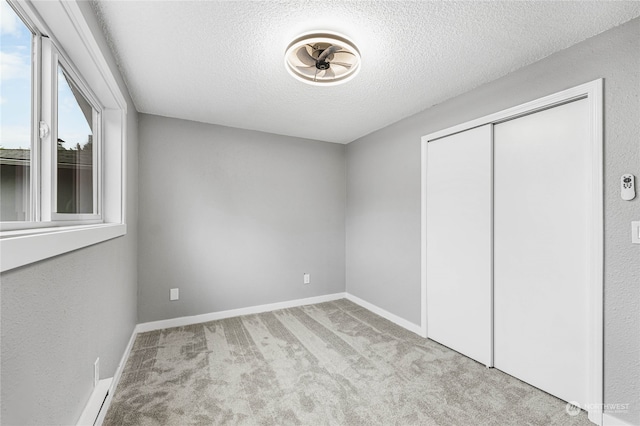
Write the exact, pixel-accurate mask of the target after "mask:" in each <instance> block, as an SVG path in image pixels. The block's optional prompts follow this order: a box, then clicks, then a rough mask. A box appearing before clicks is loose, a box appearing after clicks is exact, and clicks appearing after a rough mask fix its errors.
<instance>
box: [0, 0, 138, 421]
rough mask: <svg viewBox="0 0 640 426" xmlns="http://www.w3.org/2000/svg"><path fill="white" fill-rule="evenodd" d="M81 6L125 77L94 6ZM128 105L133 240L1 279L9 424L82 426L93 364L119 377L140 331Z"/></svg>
mask: <svg viewBox="0 0 640 426" xmlns="http://www.w3.org/2000/svg"><path fill="white" fill-rule="evenodd" d="M80 7H81V8H82V11H83V13H84V14H85V17H86V18H87V21H88V22H89V24H90V26H91V28H92V30H93V31H94V35H95V37H96V39H97V40H98V42H99V43H100V45H101V48H102V50H103V52H105V56H106V57H107V58H108V61H109V66H110V67H111V69H112V70H113V72H114V74H116V75H118V76H119V74H118V71H117V68H116V66H115V62H114V61H113V59H112V57H111V54H110V52H109V50H108V47H107V45H106V43H105V40H104V37H103V36H102V33H101V30H100V26H99V24H98V22H97V19H96V18H95V15H94V13H93V11H92V10H91V7H90V5H89V3H88V2H80ZM119 83H120V87H121V88H122V91H123V92H124V93H126V86H125V85H124V83H123V82H122V81H121V80H120V81H119ZM128 102H129V107H128V108H129V115H128V120H127V126H128V127H127V129H128V132H127V138H128V147H127V166H126V170H127V187H126V190H127V228H128V230H127V235H126V236H124V237H120V238H117V239H114V240H110V241H107V242H104V243H101V244H97V245H94V246H91V247H87V248H84V249H81V250H77V251H74V252H71V253H67V254H64V255H61V256H57V257H55V258H50V259H47V260H44V261H41V262H38V263H35V264H31V265H27V266H24V267H22V268H19V269H14V270H11V271H8V272H6V273H3V274H2V275H1V276H0V279H1V287H0V296H1V299H2V302H1V304H2V305H1V306H2V312H1V320H2V321H1V351H2V352H1V366H0V369H1V372H0V374H1V376H2V383H1V390H0V401H1V403H2V408H1V416H2V417H1V418H2V424H6V425H29V424H32V425H45V424H46V425H54V424H64V425H69V424H75V422H76V421H77V420H78V418H79V417H80V414H81V413H82V410H83V409H84V406H85V404H86V402H87V400H88V399H89V396H90V394H91V392H92V390H93V362H94V361H95V359H96V358H97V357H100V372H101V377H102V378H105V377H112V376H113V374H114V373H115V370H116V368H117V366H118V363H119V362H120V358H121V357H122V354H123V353H124V349H125V347H126V345H127V342H128V341H129V338H130V337H131V333H132V332H133V328H134V327H135V324H136V298H137V296H136V291H137V258H136V256H137V230H136V228H137V227H136V221H137V215H138V212H137V209H138V207H137V196H138V192H137V162H138V158H137V113H136V112H135V108H134V106H133V104H132V103H131V101H128Z"/></svg>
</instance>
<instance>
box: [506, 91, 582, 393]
mask: <svg viewBox="0 0 640 426" xmlns="http://www.w3.org/2000/svg"><path fill="white" fill-rule="evenodd" d="M590 140H591V139H590V133H589V115H588V102H587V100H586V99H582V100H577V101H573V102H570V103H567V104H564V105H560V106H556V107H553V108H550V109H547V110H543V111H540V112H537V113H534V114H530V115H526V116H524V117H520V118H516V119H513V120H510V121H506V122H504V123H500V124H496V125H495V127H494V143H495V145H494V164H495V168H494V173H495V175H494V181H495V187H494V203H495V204H494V214H495V217H494V298H495V299H494V315H495V316H494V323H495V329H494V339H495V346H494V363H495V367H496V368H498V369H500V370H503V371H504V372H506V373H508V374H511V375H513V376H515V377H518V378H520V379H522V380H524V381H526V382H528V383H530V384H532V385H534V386H536V387H539V388H540V389H543V390H545V391H547V392H549V393H551V394H553V395H555V396H557V397H559V398H561V399H563V400H565V401H577V402H579V403H585V402H589V400H588V396H587V389H588V378H589V376H590V371H589V357H588V355H589V345H588V342H589V341H588V338H589V332H590V330H589V305H588V302H589V298H588V295H589V293H588V291H589V261H588V260H589V251H588V248H589V236H590V224H589V223H588V221H589V211H590V198H589V179H590V169H589V167H590V163H589V161H590V156H589V150H590V149H591V144H590Z"/></svg>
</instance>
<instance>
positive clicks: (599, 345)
mask: <svg viewBox="0 0 640 426" xmlns="http://www.w3.org/2000/svg"><path fill="white" fill-rule="evenodd" d="M578 99H587V100H588V110H589V130H590V141H589V144H590V147H589V148H590V149H589V157H590V169H591V170H590V176H591V179H590V181H589V182H588V185H589V194H590V205H591V207H590V211H589V226H588V227H589V230H590V236H589V270H588V271H587V274H588V277H589V287H588V291H587V293H588V295H587V297H588V299H589V324H588V326H589V330H590V334H589V354H588V358H589V361H588V363H589V385H588V389H587V394H588V396H589V403H588V406H587V407H582V408H583V409H585V410H586V411H587V412H588V415H589V420H590V421H592V422H593V423H596V424H598V425H602V415H603V402H604V396H603V394H604V380H603V374H604V358H603V356H604V338H603V334H604V322H603V321H604V304H603V293H604V272H603V271H604V266H603V265H604V242H603V241H604V206H603V79H597V80H594V81H591V82H588V83H585V84H582V85H580V86H576V87H573V88H570V89H567V90H563V91H562V92H558V93H554V94H552V95H549V96H545V97H542V98H539V99H536V100H533V101H530V102H527V103H524V104H522V105H518V106H515V107H513V108H509V109H506V110H503V111H500V112H496V113H494V114H490V115H487V116H484V117H481V118H478V119H475V120H472V121H468V122H466V123H463V124H460V125H457V126H453V127H449V128H447V129H443V130H439V131H437V132H434V133H431V134H428V135H425V136H423V137H422V141H421V169H422V173H421V203H422V204H421V231H422V232H421V234H422V235H421V274H420V278H421V292H420V294H421V326H420V330H421V334H422V336H423V337H427V335H428V333H427V331H428V326H429V325H428V324H427V299H426V298H427V267H428V265H427V258H426V253H427V238H428V235H427V227H426V225H427V217H426V206H427V185H426V181H427V155H428V154H427V144H428V143H429V142H430V141H434V140H437V139H440V138H443V137H446V136H450V135H453V134H455V133H459V132H464V131H466V130H470V129H473V128H476V127H480V126H484V125H487V124H498V123H500V122H503V121H508V120H512V119H514V118H517V117H520V116H523V115H528V114H532V113H535V112H538V111H542V110H545V109H549V108H553V107H554V106H558V105H562V104H565V103H568V102H571V101H574V100H578ZM491 322H492V324H493V318H491ZM491 346H492V347H493V342H492V343H491Z"/></svg>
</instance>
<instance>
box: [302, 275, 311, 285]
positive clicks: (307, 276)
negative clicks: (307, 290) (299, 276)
mask: <svg viewBox="0 0 640 426" xmlns="http://www.w3.org/2000/svg"><path fill="white" fill-rule="evenodd" d="M303 282H304V283H305V284H309V283H310V282H311V277H310V276H309V274H304V275H303Z"/></svg>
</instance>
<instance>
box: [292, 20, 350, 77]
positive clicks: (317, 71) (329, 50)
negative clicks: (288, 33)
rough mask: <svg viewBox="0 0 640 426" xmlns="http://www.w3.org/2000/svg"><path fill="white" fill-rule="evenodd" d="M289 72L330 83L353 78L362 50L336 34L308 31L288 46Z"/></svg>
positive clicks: (295, 75) (296, 75)
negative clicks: (309, 32) (308, 32)
mask: <svg viewBox="0 0 640 426" xmlns="http://www.w3.org/2000/svg"><path fill="white" fill-rule="evenodd" d="M285 63H286V65H287V69H288V70H289V72H290V73H291V74H292V75H293V76H294V77H296V78H298V79H299V80H302V81H304V82H305V83H309V84H315V85H330V84H338V83H343V82H345V81H347V80H350V79H351V78H353V77H354V76H355V74H356V72H357V71H358V70H359V65H360V52H359V51H358V49H357V48H356V47H355V45H354V44H353V42H351V41H350V40H348V39H347V38H346V37H344V36H340V35H338V34H333V33H311V34H305V35H302V36H300V37H298V38H297V39H296V40H294V41H293V42H292V43H291V44H290V45H289V47H288V48H287V51H286V54H285Z"/></svg>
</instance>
